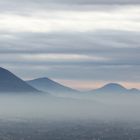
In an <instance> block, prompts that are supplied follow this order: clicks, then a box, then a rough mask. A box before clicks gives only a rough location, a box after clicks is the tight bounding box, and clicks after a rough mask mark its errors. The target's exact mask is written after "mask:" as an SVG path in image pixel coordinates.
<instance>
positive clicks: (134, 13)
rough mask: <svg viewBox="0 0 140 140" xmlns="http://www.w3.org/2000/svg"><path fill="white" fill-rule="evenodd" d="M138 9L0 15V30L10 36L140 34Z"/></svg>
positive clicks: (131, 7)
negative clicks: (100, 32) (107, 31)
mask: <svg viewBox="0 0 140 140" xmlns="http://www.w3.org/2000/svg"><path fill="white" fill-rule="evenodd" d="M139 15H140V7H139V6H137V7H133V6H130V7H127V6H126V7H124V8H120V9H119V10H111V11H94V10H91V11H43V12H40V11H38V12H35V13H30V14H29V15H28V16H26V15H23V16H22V15H15V14H0V19H1V20H0V30H1V31H12V32H58V31H59V32H60V31H62V32H66V31H67V32H68V31H70V32H71V31H81V32H87V31H95V30H99V29H100V30H101V29H113V30H129V31H140V24H139V20H140V17H139Z"/></svg>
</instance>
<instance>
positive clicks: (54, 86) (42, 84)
mask: <svg viewBox="0 0 140 140" xmlns="http://www.w3.org/2000/svg"><path fill="white" fill-rule="evenodd" d="M26 82H27V83H28V84H29V85H31V86H33V87H34V88H37V89H39V90H41V91H44V92H50V93H75V92H78V91H77V90H74V89H72V88H69V87H67V86H64V85H62V84H59V83H58V82H55V81H53V80H51V79H49V78H38V79H34V80H30V81H26Z"/></svg>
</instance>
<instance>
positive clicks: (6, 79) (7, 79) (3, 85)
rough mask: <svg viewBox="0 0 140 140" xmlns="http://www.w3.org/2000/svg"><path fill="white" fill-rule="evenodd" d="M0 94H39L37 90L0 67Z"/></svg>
mask: <svg viewBox="0 0 140 140" xmlns="http://www.w3.org/2000/svg"><path fill="white" fill-rule="evenodd" d="M0 92H4V93H5V92H10V93H11V92H14V93H15V92H24V93H25V92H39V90H37V89H35V88H34V87H32V86H30V85H28V84H27V83H26V82H25V81H23V80H22V79H20V78H19V77H17V76H16V75H14V74H13V73H11V72H10V71H8V70H6V69H4V68H2V67H0Z"/></svg>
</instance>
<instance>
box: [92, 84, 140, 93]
mask: <svg viewBox="0 0 140 140" xmlns="http://www.w3.org/2000/svg"><path fill="white" fill-rule="evenodd" d="M90 93H140V91H139V90H138V89H127V88H125V87H123V86H122V85H120V84H117V83H109V84H106V85H104V86H103V87H101V88H98V89H95V90H92V91H90Z"/></svg>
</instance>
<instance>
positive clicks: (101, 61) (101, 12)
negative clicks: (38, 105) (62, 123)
mask: <svg viewBox="0 0 140 140" xmlns="http://www.w3.org/2000/svg"><path fill="white" fill-rule="evenodd" d="M139 54H140V1H139V0H70V1H69V0H24V1H23V0H4V1H0V66H1V67H4V68H7V69H9V70H10V71H12V72H13V73H15V74H16V75H18V76H19V77H21V78H23V79H25V80H29V79H34V78H38V77H49V78H51V79H54V80H56V81H58V82H61V83H63V84H65V85H68V86H71V87H73V88H77V89H82V90H87V89H94V88H97V87H100V86H102V85H104V84H106V83H110V82H117V83H120V84H122V85H124V86H125V87H127V88H132V87H135V88H139V89H140V55H139Z"/></svg>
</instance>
